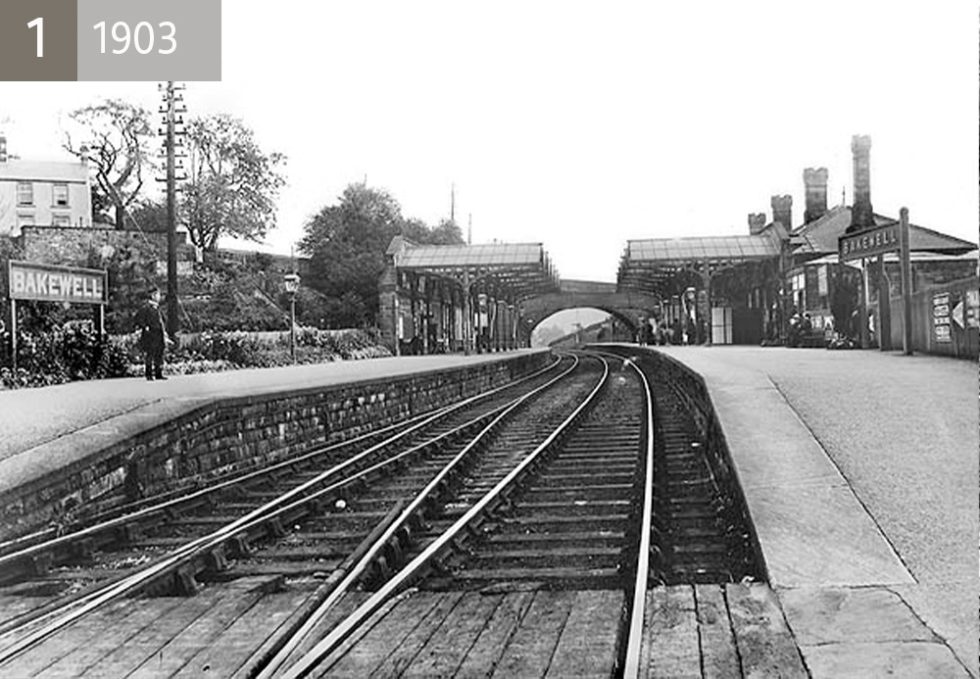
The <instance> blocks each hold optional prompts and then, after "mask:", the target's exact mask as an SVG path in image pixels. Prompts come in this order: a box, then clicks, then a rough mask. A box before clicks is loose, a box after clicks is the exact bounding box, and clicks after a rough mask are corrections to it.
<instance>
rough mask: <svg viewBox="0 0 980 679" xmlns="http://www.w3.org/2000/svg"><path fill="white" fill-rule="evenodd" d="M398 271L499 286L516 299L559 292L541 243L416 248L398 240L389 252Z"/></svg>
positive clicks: (407, 242) (473, 283)
mask: <svg viewBox="0 0 980 679" xmlns="http://www.w3.org/2000/svg"><path fill="white" fill-rule="evenodd" d="M388 254H390V255H393V256H394V263H395V267H396V268H397V269H398V270H399V271H412V272H415V273H418V274H423V275H431V276H436V277H443V278H450V279H453V280H455V281H457V282H460V283H462V282H463V281H464V278H465V277H466V276H467V275H468V278H469V283H470V284H471V285H475V286H478V287H490V286H496V287H497V288H498V289H499V291H500V292H503V293H505V294H509V295H511V296H513V297H515V298H517V299H526V298H528V297H533V296H535V295H541V294H546V293H549V292H558V291H559V290H560V285H561V284H560V280H559V278H558V272H557V270H556V269H555V267H554V265H553V264H552V262H551V259H550V258H549V257H548V253H547V252H546V251H545V249H544V246H543V245H542V244H541V243H488V244H483V245H415V244H414V243H412V242H411V241H408V240H406V239H404V238H401V237H396V238H395V240H394V241H392V243H391V245H390V246H389V248H388Z"/></svg>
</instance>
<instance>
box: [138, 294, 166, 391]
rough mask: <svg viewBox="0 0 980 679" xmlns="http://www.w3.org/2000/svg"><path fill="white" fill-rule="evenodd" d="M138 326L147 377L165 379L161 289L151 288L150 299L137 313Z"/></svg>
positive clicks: (164, 341) (164, 338) (164, 337)
mask: <svg viewBox="0 0 980 679" xmlns="http://www.w3.org/2000/svg"><path fill="white" fill-rule="evenodd" d="M136 327H137V328H138V329H139V331H140V349H142V350H143V356H144V361H145V362H144V365H145V367H146V373H145V374H146V379H148V380H153V379H158V380H165V379H167V378H166V377H164V376H163V350H164V347H165V345H166V341H167V338H166V334H165V333H164V329H163V317H162V316H160V291H159V290H158V289H156V288H153V289H152V290H150V295H149V299H147V301H146V304H144V305H143V306H142V307H141V308H140V310H139V312H138V313H137V314H136Z"/></svg>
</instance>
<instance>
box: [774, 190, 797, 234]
mask: <svg viewBox="0 0 980 679" xmlns="http://www.w3.org/2000/svg"><path fill="white" fill-rule="evenodd" d="M770 204H771V205H772V221H774V222H780V223H781V224H782V225H783V227H785V228H786V230H787V231H790V230H792V228H793V196H790V195H785V196H773V197H772V199H771V200H770Z"/></svg>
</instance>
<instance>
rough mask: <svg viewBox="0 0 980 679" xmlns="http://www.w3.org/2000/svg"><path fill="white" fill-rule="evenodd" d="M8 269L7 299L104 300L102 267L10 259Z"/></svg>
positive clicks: (104, 280) (104, 288)
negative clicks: (81, 266) (92, 267)
mask: <svg viewBox="0 0 980 679" xmlns="http://www.w3.org/2000/svg"><path fill="white" fill-rule="evenodd" d="M8 273H9V277H8V279H7V280H9V281H10V294H9V297H10V299H31V300H37V301H42V302H68V303H71V304H105V303H107V302H108V293H107V290H106V272H105V271H100V270H98V269H80V268H77V267H69V266H52V265H50V264H35V263H32V262H18V261H14V260H11V261H10V267H9V271H8Z"/></svg>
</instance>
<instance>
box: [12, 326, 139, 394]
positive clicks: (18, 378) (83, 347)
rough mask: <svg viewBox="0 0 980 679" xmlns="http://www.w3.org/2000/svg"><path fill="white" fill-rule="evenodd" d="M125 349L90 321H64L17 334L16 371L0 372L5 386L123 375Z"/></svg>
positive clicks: (124, 369) (126, 360) (125, 368)
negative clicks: (83, 322) (74, 322)
mask: <svg viewBox="0 0 980 679" xmlns="http://www.w3.org/2000/svg"><path fill="white" fill-rule="evenodd" d="M129 362H130V361H129V357H128V355H127V352H126V351H125V350H124V349H123V348H121V347H120V346H118V345H117V344H116V343H115V342H112V341H106V340H105V339H104V338H102V337H100V336H99V333H98V332H96V331H95V329H94V328H93V327H92V326H91V325H90V324H66V325H63V326H60V327H55V328H52V329H51V330H49V331H46V332H18V333H17V372H16V373H14V371H13V370H11V369H10V368H4V369H3V370H2V371H0V382H2V383H3V385H4V386H5V387H8V388H14V387H33V386H46V385H50V384H62V383H64V382H70V381H73V380H88V379H98V378H105V377H124V376H125V375H127V374H128V368H127V364H128V363H129Z"/></svg>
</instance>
